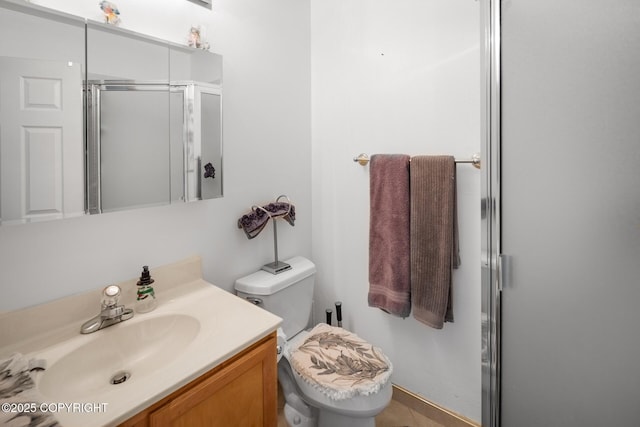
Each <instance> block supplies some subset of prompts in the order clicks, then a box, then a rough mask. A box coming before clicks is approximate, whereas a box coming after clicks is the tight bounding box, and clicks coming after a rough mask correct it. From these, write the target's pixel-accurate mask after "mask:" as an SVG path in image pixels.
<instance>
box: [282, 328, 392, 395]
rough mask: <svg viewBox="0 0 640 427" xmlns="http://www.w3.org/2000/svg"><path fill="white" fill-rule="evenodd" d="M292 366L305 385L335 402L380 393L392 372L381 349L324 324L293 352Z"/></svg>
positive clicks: (349, 333)
mask: <svg viewBox="0 0 640 427" xmlns="http://www.w3.org/2000/svg"><path fill="white" fill-rule="evenodd" d="M289 362H290V363H291V366H292V367H293V369H294V370H295V371H296V372H297V373H298V374H300V376H302V378H304V379H305V381H307V382H308V383H310V384H311V385H313V386H314V387H315V388H317V389H318V390H320V391H322V393H324V394H325V395H327V396H328V397H330V398H332V399H335V400H342V399H349V398H351V397H353V396H355V395H358V394H360V395H365V396H366V395H369V394H374V393H377V392H378V391H379V390H380V389H381V388H382V386H384V385H385V384H386V383H387V382H388V381H389V377H390V376H391V372H392V370H393V367H392V365H391V361H390V360H389V359H388V358H387V356H385V355H384V354H383V353H382V351H381V350H380V349H379V348H377V347H374V346H372V345H371V344H369V343H368V342H367V341H365V340H363V339H362V338H360V337H359V336H357V335H356V334H354V333H352V332H349V331H347V330H345V329H342V328H339V327H334V326H329V325H327V324H324V323H321V324H319V325H317V326H316V327H315V328H313V329H312V330H311V331H310V332H309V335H308V336H307V338H306V339H305V340H304V341H303V342H302V343H301V344H300V345H299V346H298V347H297V348H296V349H292V350H291V353H290V357H289Z"/></svg>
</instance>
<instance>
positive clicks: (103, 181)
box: [0, 0, 222, 225]
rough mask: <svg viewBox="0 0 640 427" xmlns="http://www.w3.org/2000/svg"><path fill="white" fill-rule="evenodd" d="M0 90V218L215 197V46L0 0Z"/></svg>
mask: <svg viewBox="0 0 640 427" xmlns="http://www.w3.org/2000/svg"><path fill="white" fill-rule="evenodd" d="M23 28H39V29H41V30H40V31H38V32H34V34H32V35H30V37H28V38H24V39H21V38H16V36H15V35H16V34H20V33H21V31H22V29H23ZM85 37H86V54H85ZM0 93H1V94H2V97H1V98H0V99H1V101H0V103H1V104H0V157H1V163H0V223H2V224H3V225H4V224H21V223H28V222H34V221H41V220H49V219H57V218H68V217H72V216H79V215H84V214H85V213H89V214H95V213H103V212H112V211H120V210H126V209H132V208H139V207H145V206H158V205H164V204H170V203H183V202H190V201H194V200H202V199H210V198H215V197H221V196H222V57H221V56H220V55H217V54H214V53H211V52H208V51H204V50H201V49H195V48H190V47H187V46H181V45H177V44H172V43H169V42H166V41H163V40H159V39H155V38H152V37H147V36H144V35H141V34H138V33H135V32H132V31H128V30H123V29H120V28H116V27H113V26H110V25H106V24H102V23H98V22H92V21H85V20H83V19H80V18H76V17H72V16H68V15H65V14H61V13H56V12H53V11H49V10H47V9H44V8H41V7H37V6H32V5H25V4H18V3H13V2H8V1H4V0H0Z"/></svg>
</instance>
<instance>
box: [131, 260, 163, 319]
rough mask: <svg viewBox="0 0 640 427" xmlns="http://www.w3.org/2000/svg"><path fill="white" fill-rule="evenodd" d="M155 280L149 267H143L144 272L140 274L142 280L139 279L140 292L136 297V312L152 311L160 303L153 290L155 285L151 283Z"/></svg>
mask: <svg viewBox="0 0 640 427" xmlns="http://www.w3.org/2000/svg"><path fill="white" fill-rule="evenodd" d="M153 282H154V280H153V279H152V278H151V273H149V267H148V266H146V265H145V266H143V267H142V274H141V275H140V280H138V283H137V285H138V292H137V298H136V312H138V313H148V312H150V311H152V310H153V309H154V308H156V306H157V305H158V302H157V301H156V294H155V292H154V290H153V286H151V284H152V283H153Z"/></svg>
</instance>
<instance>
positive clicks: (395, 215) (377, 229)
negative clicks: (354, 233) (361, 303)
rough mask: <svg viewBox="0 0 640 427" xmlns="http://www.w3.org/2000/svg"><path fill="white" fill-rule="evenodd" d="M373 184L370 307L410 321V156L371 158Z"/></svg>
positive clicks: (371, 189)
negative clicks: (407, 318) (408, 317)
mask: <svg viewBox="0 0 640 427" xmlns="http://www.w3.org/2000/svg"><path fill="white" fill-rule="evenodd" d="M369 180H370V187H369V191H370V196H371V207H370V222H369V294H368V302H369V306H370V307H377V308H380V309H382V310H384V311H386V312H388V313H391V314H394V315H396V316H400V317H407V316H409V313H411V293H410V292H411V282H410V275H409V272H410V270H409V262H410V258H409V250H410V245H409V156H407V155H404V154H375V155H373V156H371V162H370V171H369Z"/></svg>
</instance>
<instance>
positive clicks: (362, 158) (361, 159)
mask: <svg viewBox="0 0 640 427" xmlns="http://www.w3.org/2000/svg"><path fill="white" fill-rule="evenodd" d="M353 161H354V162H358V163H360V164H361V165H362V166H365V165H367V164H368V163H369V156H368V155H367V154H366V153H360V154H358V156H357V157H354V158H353ZM456 163H471V164H472V165H473V167H474V168H476V169H480V153H475V154H474V155H473V156H471V159H466V160H457V159H456Z"/></svg>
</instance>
